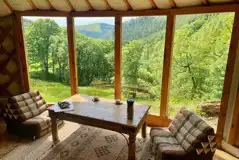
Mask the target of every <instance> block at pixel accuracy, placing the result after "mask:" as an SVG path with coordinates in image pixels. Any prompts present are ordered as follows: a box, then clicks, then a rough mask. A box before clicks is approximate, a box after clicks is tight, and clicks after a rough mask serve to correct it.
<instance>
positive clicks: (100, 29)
mask: <svg viewBox="0 0 239 160" xmlns="http://www.w3.org/2000/svg"><path fill="white" fill-rule="evenodd" d="M199 17H200V15H189V16H177V21H176V29H179V28H181V27H182V25H185V24H189V23H192V22H193V21H195V20H197V19H198V18H199ZM166 18H167V17H166V16H145V17H138V18H132V19H130V20H129V21H126V22H124V23H123V26H122V37H123V42H129V41H131V40H138V39H142V38H143V39H145V38H146V37H148V36H149V37H151V38H149V39H154V38H158V36H160V39H162V38H163V37H162V36H164V33H165V29H166ZM23 22H24V28H26V27H27V26H28V25H29V24H31V23H32V21H31V20H28V19H23ZM76 32H79V33H81V34H83V35H85V36H87V37H91V38H96V39H103V40H113V39H114V25H111V24H107V23H93V24H88V25H76Z"/></svg>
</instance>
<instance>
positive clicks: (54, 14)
mask: <svg viewBox="0 0 239 160" xmlns="http://www.w3.org/2000/svg"><path fill="white" fill-rule="evenodd" d="M15 13H17V14H18V15H20V16H43V17H67V16H69V13H67V12H60V11H15Z"/></svg>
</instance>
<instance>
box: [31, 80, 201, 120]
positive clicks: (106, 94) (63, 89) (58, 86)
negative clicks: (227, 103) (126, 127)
mask: <svg viewBox="0 0 239 160" xmlns="http://www.w3.org/2000/svg"><path fill="white" fill-rule="evenodd" d="M31 90H38V91H39V92H40V93H41V94H42V96H43V97H44V99H45V100H46V101H47V102H48V103H51V102H58V101H62V100H64V99H66V98H68V97H70V96H71V89H70V86H68V85H64V84H62V83H57V82H48V81H42V80H38V79H31ZM79 94H81V95H89V96H99V97H102V98H110V99H113V98H114V89H113V88H100V87H92V86H89V87H79ZM127 98H128V97H123V100H126V99H127ZM135 101H136V103H140V104H149V105H151V109H150V113H151V114H155V115H159V112H160V109H159V106H160V100H140V99H135ZM198 103H200V102H199V101H181V102H179V101H177V102H173V101H171V102H170V103H169V116H174V115H175V114H176V113H177V111H178V110H179V109H180V108H181V107H182V106H187V108H188V109H190V110H192V111H196V105H197V104H198Z"/></svg>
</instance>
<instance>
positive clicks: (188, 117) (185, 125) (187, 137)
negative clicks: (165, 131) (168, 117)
mask: <svg viewBox="0 0 239 160" xmlns="http://www.w3.org/2000/svg"><path fill="white" fill-rule="evenodd" d="M169 131H170V132H171V133H172V135H173V136H174V137H175V138H176V139H177V141H178V143H179V144H180V145H181V146H182V147H183V148H184V149H185V150H186V151H187V152H190V151H192V150H194V149H196V148H198V147H200V146H201V142H204V141H206V142H208V135H212V136H213V135H215V133H214V130H213V128H212V127H210V126H209V125H208V124H207V123H206V122H205V121H204V120H203V119H201V118H200V117H199V116H197V115H196V114H195V113H193V112H191V111H189V110H186V109H184V108H182V109H181V110H180V112H179V113H178V114H177V115H176V116H175V118H174V119H173V121H172V123H171V124H170V126H169Z"/></svg>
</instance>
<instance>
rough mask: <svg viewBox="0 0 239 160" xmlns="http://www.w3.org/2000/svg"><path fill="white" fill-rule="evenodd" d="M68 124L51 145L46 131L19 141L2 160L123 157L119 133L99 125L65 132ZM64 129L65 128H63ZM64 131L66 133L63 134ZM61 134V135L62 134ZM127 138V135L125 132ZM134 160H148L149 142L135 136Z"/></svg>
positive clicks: (107, 159)
mask: <svg viewBox="0 0 239 160" xmlns="http://www.w3.org/2000/svg"><path fill="white" fill-rule="evenodd" d="M70 128H72V127H69V126H68V127H67V126H64V127H63V128H62V129H60V130H59V136H60V139H61V142H60V143H58V144H57V145H55V146H52V140H51V135H50V134H48V135H46V136H44V137H42V138H40V139H37V140H35V141H32V142H28V143H25V144H24V143H23V144H21V145H20V146H19V147H17V148H16V149H14V150H13V151H12V152H10V153H9V154H7V155H6V156H5V157H3V160H5V159H8V160H11V159H14V160H15V159H21V160H34V159H36V160H127V159H128V145H127V141H126V139H125V138H124V136H123V135H121V134H120V133H117V132H113V131H109V130H104V129H100V128H95V127H90V126H85V125H78V129H76V130H75V131H73V132H72V133H71V134H69V133H70V132H69V129H70ZM64 130H66V131H64ZM66 132H67V134H69V135H66ZM61 134H65V135H64V136H62V135H61ZM125 136H126V137H127V135H125ZM135 152H136V158H137V160H151V159H153V158H152V155H151V154H150V147H149V142H148V141H146V140H145V139H143V138H137V139H136V151H135Z"/></svg>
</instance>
